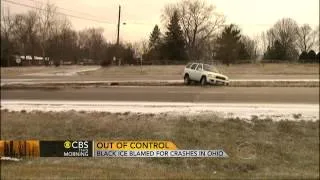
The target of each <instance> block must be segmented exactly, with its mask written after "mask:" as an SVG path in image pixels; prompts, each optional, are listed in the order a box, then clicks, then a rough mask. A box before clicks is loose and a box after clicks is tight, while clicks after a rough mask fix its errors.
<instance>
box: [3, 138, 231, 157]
mask: <svg viewBox="0 0 320 180" xmlns="http://www.w3.org/2000/svg"><path fill="white" fill-rule="evenodd" d="M0 157H16V158H21V157H157V158H159V157H160V158H161V157H184V158H188V157H192V158H195V157H199V158H201V157H208V158H227V157H229V156H228V154H227V153H226V152H224V150H222V149H214V150H202V149H198V148H195V149H193V150H182V149H178V148H177V146H176V145H175V144H174V143H173V142H171V141H87V140H65V141H38V140H0Z"/></svg>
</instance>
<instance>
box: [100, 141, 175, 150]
mask: <svg viewBox="0 0 320 180" xmlns="http://www.w3.org/2000/svg"><path fill="white" fill-rule="evenodd" d="M94 148H95V150H129V151H130V150H131V151H134V150H177V146H176V145H175V144H174V143H172V142H171V141H94Z"/></svg>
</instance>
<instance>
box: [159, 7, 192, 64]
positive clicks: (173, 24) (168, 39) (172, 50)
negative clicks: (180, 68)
mask: <svg viewBox="0 0 320 180" xmlns="http://www.w3.org/2000/svg"><path fill="white" fill-rule="evenodd" d="M164 43H165V44H164V50H165V57H166V58H167V59H168V60H177V61H181V62H184V61H185V60H186V59H187V54H186V49H185V42H184V38H183V33H182V30H181V27H180V25H179V15H178V12H177V11H175V12H174V13H173V15H172V17H171V19H170V23H169V25H168V31H167V32H166V36H165V42H164Z"/></svg>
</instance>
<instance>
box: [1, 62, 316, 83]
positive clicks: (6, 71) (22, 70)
mask: <svg viewBox="0 0 320 180" xmlns="http://www.w3.org/2000/svg"><path fill="white" fill-rule="evenodd" d="M91 67H97V68H98V66H60V67H52V66H51V67H43V66H42V67H10V68H1V77H2V78H17V77H19V78H22V77H28V78H41V77H45V78H48V77H51V78H52V77H54V78H61V79H64V78H65V77H64V76H56V75H55V72H69V71H75V70H81V69H86V68H91ZM184 67H185V66H184V65H150V66H142V67H140V66H120V67H119V66H110V67H105V68H99V69H97V70H92V71H83V72H78V73H77V76H68V79H78V80H119V79H120V80H129V79H131V80H132V79H158V80H168V79H181V76H182V74H183V70H184ZM217 67H218V68H219V70H220V71H221V72H222V73H224V74H226V75H228V76H229V77H230V78H231V79H251V78H253V79H259V78H260V79H286V78H289V79H318V78H319V65H318V64H287V63H279V64H272V63H268V64H261V63H257V64H234V65H230V66H226V65H218V66H217ZM32 73H38V74H42V73H46V74H48V73H49V74H51V76H49V75H46V76H40V75H30V74H32ZM26 75H27V76H26Z"/></svg>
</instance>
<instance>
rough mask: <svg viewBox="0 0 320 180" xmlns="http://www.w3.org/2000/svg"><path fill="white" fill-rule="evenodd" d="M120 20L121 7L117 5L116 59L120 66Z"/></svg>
mask: <svg viewBox="0 0 320 180" xmlns="http://www.w3.org/2000/svg"><path fill="white" fill-rule="evenodd" d="M120 20H121V6H120V5H119V16H118V33H117V47H116V49H117V52H116V59H117V61H118V64H119V66H120V58H119V52H120V46H119V36H120Z"/></svg>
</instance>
